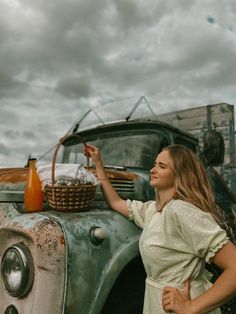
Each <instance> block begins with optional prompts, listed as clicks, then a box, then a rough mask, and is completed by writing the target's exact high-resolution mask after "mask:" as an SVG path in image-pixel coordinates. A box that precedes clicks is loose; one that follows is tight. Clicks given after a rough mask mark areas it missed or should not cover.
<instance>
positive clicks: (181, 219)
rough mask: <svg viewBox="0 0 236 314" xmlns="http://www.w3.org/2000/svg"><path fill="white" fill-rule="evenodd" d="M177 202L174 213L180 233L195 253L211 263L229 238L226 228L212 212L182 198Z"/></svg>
mask: <svg viewBox="0 0 236 314" xmlns="http://www.w3.org/2000/svg"><path fill="white" fill-rule="evenodd" d="M175 203H176V204H175V208H174V210H173V213H174V216H175V223H176V226H177V228H178V231H179V233H180V234H181V236H182V238H183V239H184V241H185V243H187V244H188V246H189V248H190V250H192V252H193V254H195V255H196V256H199V257H201V258H204V259H205V261H206V262H207V263H210V262H211V258H212V257H213V256H214V255H215V253H216V252H217V251H218V250H219V249H220V248H222V247H223V246H224V245H225V244H226V243H227V242H228V240H229V238H228V237H227V234H226V232H225V230H223V229H222V228H220V226H219V225H218V224H217V223H216V221H215V220H214V218H213V217H212V216H211V214H209V213H206V212H203V211H202V210H200V209H199V208H197V207H196V206H194V205H192V204H190V203H187V202H183V201H181V200H177V201H175Z"/></svg>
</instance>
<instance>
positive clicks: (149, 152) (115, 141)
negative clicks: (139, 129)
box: [64, 133, 168, 169]
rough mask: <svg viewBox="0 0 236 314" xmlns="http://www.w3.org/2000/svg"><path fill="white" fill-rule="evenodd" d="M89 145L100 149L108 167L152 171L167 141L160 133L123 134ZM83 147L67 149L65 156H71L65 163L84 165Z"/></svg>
mask: <svg viewBox="0 0 236 314" xmlns="http://www.w3.org/2000/svg"><path fill="white" fill-rule="evenodd" d="M88 143H90V144H92V145H95V146H97V147H99V148H100V151H101V154H102V157H103V161H104V164H105V165H107V166H121V167H136V168H144V169H151V168H152V166H153V163H154V161H155V159H156V155H157V154H158V153H159V152H160V151H161V150H162V148H163V147H164V146H167V145H168V141H167V139H166V138H165V137H164V135H163V134H160V133H147V134H131V135H127V134H122V135H119V136H117V134H116V135H114V136H113V137H112V136H111V137H107V136H106V137H105V136H104V137H100V138H98V139H95V140H91V141H88ZM82 149H83V147H82V145H81V144H78V145H73V146H69V147H65V153H64V155H65V156H66V155H67V156H69V157H68V160H65V159H64V162H70V163H72V162H73V163H83V162H82V161H83V160H84V157H83V155H82Z"/></svg>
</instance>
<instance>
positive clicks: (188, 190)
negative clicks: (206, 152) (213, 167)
mask: <svg viewBox="0 0 236 314" xmlns="http://www.w3.org/2000/svg"><path fill="white" fill-rule="evenodd" d="M163 150H165V151H168V152H169V156H170V160H171V166H172V170H173V173H174V185H175V195H174V199H181V200H183V201H186V202H189V203H192V204H194V205H195V206H197V207H199V208H200V209H201V210H203V211H204V212H208V213H210V214H211V215H212V216H213V217H214V219H215V220H216V221H217V222H218V223H219V224H221V223H222V219H221V215H220V212H219V210H218V207H217V205H216V203H215V197H214V194H213V191H212V188H211V185H210V181H209V179H208V175H207V172H206V170H205V168H204V167H203V165H202V164H201V162H200V160H199V159H198V157H197V156H196V154H195V153H194V152H192V151H191V150H190V149H188V148H187V147H185V146H183V145H179V144H174V145H170V146H167V147H165V148H164V149H163Z"/></svg>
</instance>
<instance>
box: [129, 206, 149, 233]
mask: <svg viewBox="0 0 236 314" xmlns="http://www.w3.org/2000/svg"><path fill="white" fill-rule="evenodd" d="M127 206H128V210H129V219H130V220H133V221H134V222H135V224H136V225H137V226H138V227H140V228H142V229H143V227H144V224H145V222H146V220H147V218H148V217H149V216H150V214H152V212H154V211H155V202H154V201H150V202H146V203H143V202H141V201H130V200H127Z"/></svg>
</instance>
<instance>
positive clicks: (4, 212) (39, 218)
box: [0, 204, 66, 314]
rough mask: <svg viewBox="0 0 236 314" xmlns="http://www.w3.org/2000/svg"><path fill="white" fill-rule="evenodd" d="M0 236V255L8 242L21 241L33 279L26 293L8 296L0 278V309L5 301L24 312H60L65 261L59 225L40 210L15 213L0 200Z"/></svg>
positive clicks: (4, 306)
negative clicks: (21, 296) (20, 295)
mask: <svg viewBox="0 0 236 314" xmlns="http://www.w3.org/2000/svg"><path fill="white" fill-rule="evenodd" d="M0 238H1V242H0V257H1V256H2V254H3V253H4V252H5V250H6V249H7V248H9V247H10V246H12V245H15V244H17V243H23V244H24V245H25V246H27V247H28V248H29V250H30V252H31V254H32V257H33V261H34V282H33V286H32V289H31V291H30V293H29V294H28V295H27V296H26V297H24V298H22V299H20V298H17V299H16V298H14V297H11V296H10V295H8V294H7V292H6V290H5V288H4V286H3V283H2V281H0V299H1V302H0V313H4V311H5V309H6V307H7V306H8V305H9V304H15V305H16V307H17V309H18V311H19V313H24V314H31V313H34V314H42V313H58V314H59V313H63V300H64V292H65V291H64V289H65V276H66V265H65V238H64V234H63V232H62V229H61V227H60V225H59V224H58V223H57V222H56V221H55V220H53V219H52V218H50V217H48V216H45V215H43V213H33V214H30V213H29V214H19V213H18V212H17V211H16V210H15V208H14V206H13V205H12V204H1V211H0Z"/></svg>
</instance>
